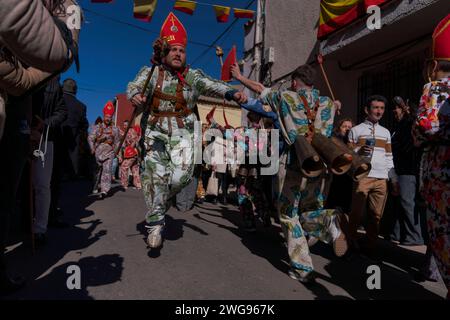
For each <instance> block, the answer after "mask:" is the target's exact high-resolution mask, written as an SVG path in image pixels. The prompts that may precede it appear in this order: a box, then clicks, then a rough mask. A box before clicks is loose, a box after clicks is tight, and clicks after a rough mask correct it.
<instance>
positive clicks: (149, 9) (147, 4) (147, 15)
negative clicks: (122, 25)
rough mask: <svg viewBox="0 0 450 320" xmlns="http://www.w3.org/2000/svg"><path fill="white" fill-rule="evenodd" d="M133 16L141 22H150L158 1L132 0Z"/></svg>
mask: <svg viewBox="0 0 450 320" xmlns="http://www.w3.org/2000/svg"><path fill="white" fill-rule="evenodd" d="M133 2H134V6H133V16H134V17H135V18H136V19H138V20H141V21H145V22H150V21H151V20H152V17H153V13H154V12H155V9H156V4H157V3H158V0H133Z"/></svg>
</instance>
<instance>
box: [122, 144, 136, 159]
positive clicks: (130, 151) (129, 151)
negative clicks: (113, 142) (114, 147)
mask: <svg viewBox="0 0 450 320" xmlns="http://www.w3.org/2000/svg"><path fill="white" fill-rule="evenodd" d="M137 154H138V153H137V149H136V148H133V147H131V146H128V147H126V148H125V151H124V152H123V157H124V158H125V159H129V158H133V157H134V156H136V155H137Z"/></svg>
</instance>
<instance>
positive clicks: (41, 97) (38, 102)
mask: <svg viewBox="0 0 450 320" xmlns="http://www.w3.org/2000/svg"><path fill="white" fill-rule="evenodd" d="M32 106H33V118H34V116H36V115H37V116H39V117H40V118H41V119H42V120H44V122H45V125H46V126H49V127H50V131H49V135H48V139H49V141H54V138H55V134H56V133H57V132H58V131H60V130H61V125H62V124H63V122H64V121H65V120H66V119H67V108H66V105H65V103H64V99H63V93H62V89H61V86H60V85H59V81H58V79H53V80H51V81H50V82H49V83H48V84H47V85H46V86H45V87H44V88H42V89H40V90H39V91H38V92H36V93H35V94H33V104H32ZM33 120H34V119H33Z"/></svg>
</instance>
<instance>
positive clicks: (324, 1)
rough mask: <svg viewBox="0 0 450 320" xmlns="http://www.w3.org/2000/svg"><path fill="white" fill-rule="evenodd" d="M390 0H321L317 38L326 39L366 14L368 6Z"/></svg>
mask: <svg viewBox="0 0 450 320" xmlns="http://www.w3.org/2000/svg"><path fill="white" fill-rule="evenodd" d="M389 1H390V0H321V1H320V18H319V30H318V32H317V38H318V39H319V40H321V39H324V38H325V37H326V36H328V35H329V34H331V33H332V32H334V31H336V30H339V29H340V28H342V27H344V26H346V25H348V24H349V23H351V22H353V21H355V20H356V19H358V18H359V17H362V16H364V15H365V14H366V11H367V8H368V7H370V6H373V5H382V4H384V3H386V2H389Z"/></svg>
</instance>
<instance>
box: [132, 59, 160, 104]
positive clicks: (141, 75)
mask: <svg viewBox="0 0 450 320" xmlns="http://www.w3.org/2000/svg"><path fill="white" fill-rule="evenodd" d="M150 71H151V68H150V67H142V68H141V70H139V72H138V74H137V75H136V77H135V78H134V80H133V81H131V82H129V83H128V86H127V98H128V100H131V98H133V97H134V96H135V95H136V94H138V93H141V92H142V89H143V87H144V84H145V81H146V80H147V77H148V75H149V73H150ZM157 77H158V67H156V68H155V71H154V72H153V75H152V78H151V80H150V82H149V84H148V86H147V89H146V90H145V95H146V96H148V95H149V94H150V92H153V87H154V84H155V83H156V81H157Z"/></svg>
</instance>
